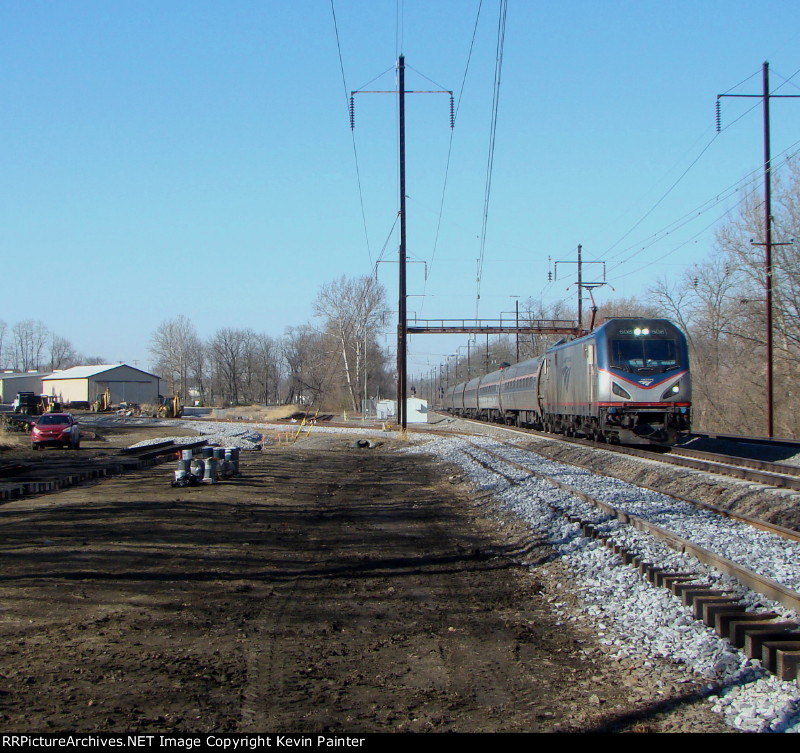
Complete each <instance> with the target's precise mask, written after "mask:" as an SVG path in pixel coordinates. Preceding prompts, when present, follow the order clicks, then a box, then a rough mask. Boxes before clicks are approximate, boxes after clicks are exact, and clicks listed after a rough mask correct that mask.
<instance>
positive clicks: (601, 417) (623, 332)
mask: <svg viewBox="0 0 800 753" xmlns="http://www.w3.org/2000/svg"><path fill="white" fill-rule="evenodd" d="M443 407H444V409H445V410H446V411H449V412H451V413H454V414H456V415H459V416H465V417H468V418H479V419H484V420H487V421H497V422H501V423H506V424H514V425H517V426H530V427H532V428H535V429H541V430H545V431H551V432H556V433H563V434H566V435H568V436H574V435H582V436H587V437H591V438H593V439H596V440H599V441H608V442H615V443H620V444H673V443H674V442H676V441H677V440H678V438H679V436H680V435H681V434H682V433H685V432H688V431H689V428H690V422H691V375H690V372H689V355H688V348H687V345H686V337H685V335H684V334H683V332H681V330H680V329H678V328H677V327H676V326H675V325H674V324H673V323H672V322H670V321H668V320H666V319H639V318H630V319H610V320H609V321H607V322H605V323H604V324H602V325H601V326H599V327H598V328H597V329H595V330H594V331H592V332H590V333H589V334H588V335H585V336H583V337H580V338H577V339H575V340H571V341H569V342H561V343H557V344H556V345H554V346H553V347H551V348H550V349H549V350H548V351H547V352H546V353H545V354H544V356H543V357H541V358H531V359H529V360H527V361H521V362H520V363H518V364H514V365H513V366H506V367H505V368H501V369H499V370H497V371H493V372H492V373H490V374H486V375H485V376H482V377H476V378H475V379H471V380H470V381H469V382H463V383H461V384H458V385H456V386H454V387H451V388H449V389H448V390H447V391H446V393H445V395H444V404H443Z"/></svg>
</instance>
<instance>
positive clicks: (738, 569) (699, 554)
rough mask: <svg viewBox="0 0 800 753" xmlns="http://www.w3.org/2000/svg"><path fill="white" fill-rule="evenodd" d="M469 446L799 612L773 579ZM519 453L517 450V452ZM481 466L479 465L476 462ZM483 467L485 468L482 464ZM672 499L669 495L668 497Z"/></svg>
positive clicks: (793, 595)
mask: <svg viewBox="0 0 800 753" xmlns="http://www.w3.org/2000/svg"><path fill="white" fill-rule="evenodd" d="M466 441H467V443H468V444H470V445H471V446H472V447H474V448H475V449H476V450H478V451H480V452H484V453H486V454H488V455H490V456H492V457H495V458H497V459H498V460H499V461H500V462H502V463H506V464H507V465H510V466H512V467H513V468H517V469H518V470H521V471H523V472H524V473H527V474H529V475H531V476H534V477H536V478H540V479H542V480H543V481H546V482H547V483H549V484H551V485H553V486H555V487H557V488H559V489H561V490H562V491H565V492H567V493H568V494H572V495H574V496H576V497H578V498H579V499H581V500H583V501H584V502H588V503H589V504H591V505H594V506H595V507H597V508H598V509H599V510H602V511H603V512H604V513H606V514H607V515H611V516H612V517H614V518H616V519H617V520H620V521H621V522H623V523H626V524H627V525H631V526H633V527H634V528H637V529H638V530H641V531H644V532H646V533H649V534H650V535H652V536H655V537H656V538H658V539H660V540H661V541H663V542H664V543H666V544H667V545H668V546H669V547H670V548H672V549H675V550H676V551H678V552H681V553H685V554H690V555H692V556H693V557H695V558H696V559H698V560H700V562H703V563H705V564H707V565H710V566H711V567H713V568H715V569H717V570H720V571H722V572H725V573H727V574H728V575H731V576H733V577H734V578H736V579H737V580H738V581H739V582H740V583H742V584H743V585H745V586H747V587H748V588H750V589H751V590H753V591H756V592H757V593H760V594H762V595H763V596H766V597H767V598H770V599H773V600H774V601H777V602H779V603H781V604H783V605H784V606H786V607H788V608H789V609H794V610H795V611H798V612H800V594H798V593H797V592H795V591H792V590H791V589H789V588H787V587H786V586H783V585H782V584H780V583H778V582H777V581H775V580H773V579H772V578H768V577H766V576H763V575H760V574H759V573H756V572H755V571H753V570H751V569H750V568H747V567H744V566H743V565H739V564H737V563H736V562H733V561H732V560H729V559H727V558H726V557H722V556H721V555H718V554H715V553H714V552H711V551H710V550H708V549H705V548H704V547H701V546H699V545H697V544H695V543H693V542H692V541H690V540H688V539H685V538H683V537H682V536H678V535H677V534H675V533H672V532H671V531H667V530H666V529H664V528H661V527H660V526H657V525H655V524H653V523H650V522H649V521H646V520H644V519H643V518H640V517H638V516H636V515H631V514H630V513H626V512H625V511H624V510H620V509H619V508H617V507H614V506H613V505H610V504H608V503H607V502H603V501H602V500H599V499H596V498H595V497H593V496H592V495H590V494H587V493H586V492H583V491H581V490H580V489H576V488H575V487H573V486H571V485H570V484H566V483H564V482H563V481H557V480H556V479H553V478H550V477H549V476H547V475H545V474H542V473H539V472H538V471H534V470H532V469H530V468H526V467H525V466H524V465H522V464H521V463H517V462H516V461H514V460H510V459H509V458H505V457H503V456H502V455H500V454H499V453H496V452H494V451H492V450H489V449H487V448H485V447H481V446H480V445H477V444H475V443H473V442H470V441H469V440H466ZM517 449H520V448H517ZM468 454H469V455H470V457H472V458H473V460H476V461H478V459H477V458H475V456H474V455H472V454H471V453H468ZM478 462H480V461H478ZM481 465H483V466H484V467H487V466H486V464H483V463H481ZM488 469H489V470H492V471H493V472H495V473H497V474H498V475H501V476H502V477H503V478H505V479H506V480H509V481H510V482H511V483H517V482H515V481H512V480H511V479H510V477H509V476H507V475H506V474H503V473H501V472H499V471H497V470H496V469H493V468H491V467H488ZM670 496H672V495H670Z"/></svg>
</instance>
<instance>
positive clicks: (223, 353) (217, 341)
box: [209, 328, 249, 405]
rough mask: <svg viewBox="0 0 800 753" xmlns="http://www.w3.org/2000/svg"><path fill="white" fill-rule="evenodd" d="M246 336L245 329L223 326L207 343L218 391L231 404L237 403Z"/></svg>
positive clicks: (247, 334)
mask: <svg viewBox="0 0 800 753" xmlns="http://www.w3.org/2000/svg"><path fill="white" fill-rule="evenodd" d="M248 337H249V333H248V331H247V330H241V329H231V328H224V329H220V330H217V332H216V333H215V334H214V336H213V337H212V339H211V342H210V343H209V352H210V354H211V358H212V360H213V362H214V366H215V371H216V377H217V381H218V384H219V387H220V392H221V394H222V396H223V398H224V399H226V400H227V401H228V402H230V403H231V404H232V405H238V403H239V394H240V379H241V374H242V368H243V365H244V363H243V362H244V359H245V352H246V350H245V346H246V343H247V339H248Z"/></svg>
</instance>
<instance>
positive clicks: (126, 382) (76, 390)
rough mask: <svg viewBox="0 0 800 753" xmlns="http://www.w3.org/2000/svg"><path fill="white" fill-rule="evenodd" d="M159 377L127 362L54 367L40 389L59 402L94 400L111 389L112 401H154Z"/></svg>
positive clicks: (143, 402)
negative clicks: (62, 368)
mask: <svg viewBox="0 0 800 753" xmlns="http://www.w3.org/2000/svg"><path fill="white" fill-rule="evenodd" d="M159 381H160V379H159V377H157V376H156V375H155V374H150V373H148V372H146V371H142V370H141V369H137V368H134V367H133V366H128V365H127V364H124V363H123V364H111V365H101V366H74V367H73V368H71V369H65V370H64V371H57V372H55V373H53V374H51V375H50V376H48V377H45V378H44V379H43V380H42V385H43V389H42V392H43V393H44V394H46V395H55V396H56V397H58V398H59V400H60V401H61V402H64V403H74V402H79V401H89V402H91V401H92V400H95V399H96V398H97V396H98V395H100V394H102V393H103V392H105V390H106V388H108V389H110V390H111V402H112V403H113V404H117V403H122V402H127V403H139V404H140V405H143V404H145V403H148V404H151V405H152V404H155V403H156V402H157V401H158V394H159Z"/></svg>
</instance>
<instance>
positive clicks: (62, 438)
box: [31, 413, 81, 450]
mask: <svg viewBox="0 0 800 753" xmlns="http://www.w3.org/2000/svg"><path fill="white" fill-rule="evenodd" d="M47 444H54V445H61V446H62V447H66V448H69V447H71V448H72V449H73V450H79V449H80V447H81V432H80V429H78V422H77V421H76V420H75V419H74V418H73V416H72V414H71V413H45V414H44V415H43V416H41V417H40V418H39V419H37V421H36V423H34V424H33V428H32V429H31V447H32V448H33V449H34V450H38V449H39V448H40V447H44V446H45V445H47Z"/></svg>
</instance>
